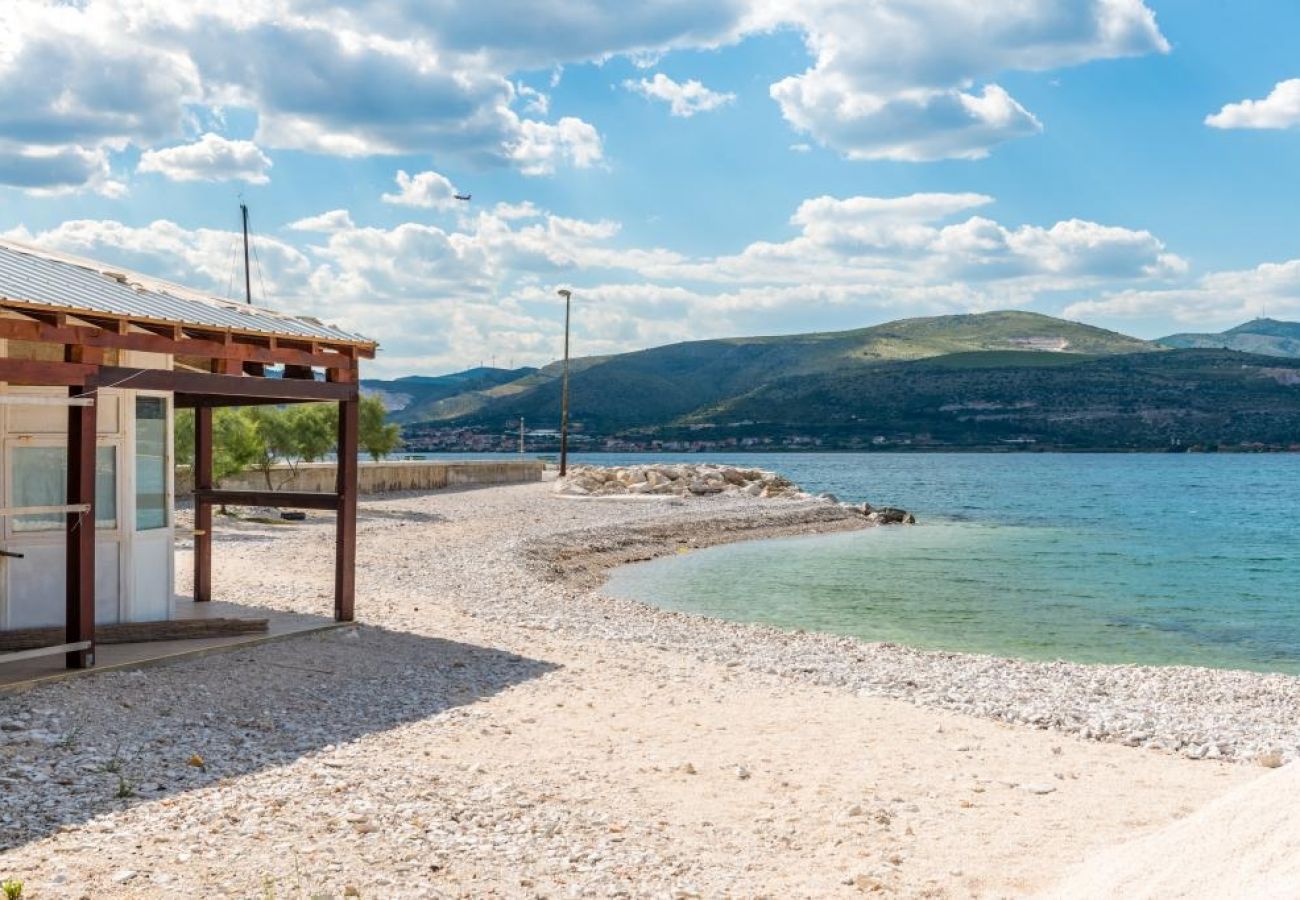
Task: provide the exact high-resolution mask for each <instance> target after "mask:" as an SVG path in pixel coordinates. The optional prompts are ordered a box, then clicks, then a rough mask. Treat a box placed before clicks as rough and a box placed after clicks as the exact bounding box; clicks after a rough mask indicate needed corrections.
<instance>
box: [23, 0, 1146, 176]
mask: <svg viewBox="0 0 1300 900" xmlns="http://www.w3.org/2000/svg"><path fill="white" fill-rule="evenodd" d="M777 28H790V29H794V30H797V31H798V32H800V33H801V34H802V35H803V36H804V39H805V42H806V44H807V47H808V50H809V52H810V54H811V55H812V57H813V63H812V65H811V66H810V67H809V68H808V69H807V70H806V71H804V72H803V73H798V74H792V75H791V76H790V77H787V78H783V79H780V80H778V81H777V82H776V83H775V84H774V85H772V86H771V94H772V96H773V97H774V98H775V99H776V101H777V102H778V103H779V105H780V107H781V110H782V113H783V114H784V115H785V117H786V119H787V120H788V121H789V122H790V123H791V125H792V126H793V127H794V128H795V129H796V130H798V131H800V132H804V133H807V134H808V135H810V136H811V138H812V139H813V140H815V141H817V142H820V143H822V144H824V145H827V146H830V147H832V148H835V149H836V150H838V151H839V152H841V153H843V154H844V155H846V156H849V157H851V158H870V159H876V158H886V159H907V160H924V159H938V158H946V157H972V158H973V157H978V156H981V155H983V154H985V153H987V152H988V151H989V148H991V147H993V146H995V145H996V144H997V143H999V142H1000V141H1004V140H1007V139H1010V138H1013V137H1019V136H1023V135H1029V134H1033V133H1035V132H1036V131H1037V130H1038V129H1039V128H1040V125H1039V123H1038V121H1037V119H1036V118H1035V117H1034V116H1033V114H1032V113H1031V112H1029V111H1028V110H1026V109H1025V108H1024V107H1023V106H1021V105H1020V104H1019V103H1018V102H1017V101H1016V100H1015V99H1014V98H1012V97H1011V96H1010V95H1009V94H1008V93H1007V92H1006V91H1005V90H1004V89H1003V88H1001V87H1000V86H999V85H998V84H997V83H996V81H995V77H996V76H997V75H998V73H1000V72H1005V71H1040V70H1048V69H1054V68H1058V67H1061V66H1068V65H1075V64H1078V63H1083V62H1087V61H1090V60H1097V59H1108V58H1114V57H1118V56H1129V55H1136V54H1141V53H1149V52H1162V51H1164V50H1165V49H1167V45H1166V43H1165V41H1164V38H1163V37H1162V36H1161V35H1160V32H1159V30H1158V29H1157V27H1156V25H1155V19H1154V16H1153V15H1152V13H1151V11H1150V10H1149V9H1148V8H1147V7H1146V6H1145V5H1144V4H1143V3H1142V2H1141V0H1051V2H1026V0H985V2H981V3H971V2H967V0H878V2H873V3H871V4H866V5H864V4H861V3H857V2H853V0H807V2H802V3H799V4H792V3H785V2H779V0H718V2H710V3H697V2H693V0H644V2H639V3H636V4H630V5H629V4H613V3H582V4H574V3H566V2H560V0H542V2H537V3H528V4H522V3H519V2H516V0H499V2H493V3H483V2H481V0H480V2H470V0H430V2H428V3H416V2H413V0H368V2H360V3H352V4H326V3H322V2H320V0H275V2H268V3H252V2H241V3H234V4H225V5H222V4H213V3H211V2H209V0H130V2H123V0H78V2H76V3H53V2H49V0H7V2H6V3H4V4H2V5H0V142H3V143H4V144H5V146H6V148H7V149H5V150H3V151H0V152H7V153H8V154H9V155H10V156H15V157H17V156H21V157H22V161H23V163H24V164H23V165H22V166H17V167H16V169H21V173H20V174H19V175H17V176H11V177H10V178H9V180H10V181H17V180H19V179H20V178H21V180H22V181H23V182H24V183H35V182H43V184H44V185H45V186H51V185H52V186H53V187H52V189H54V190H65V189H75V188H76V187H78V186H79V185H78V184H76V183H75V178H74V176H75V174H76V171H77V162H78V160H80V161H81V165H80V171H81V173H82V175H83V176H84V180H83V181H82V182H81V184H80V186H82V187H87V186H89V187H91V188H92V189H97V190H101V191H107V192H112V191H118V192H120V190H121V187H122V186H121V184H120V182H117V181H114V180H113V179H111V178H109V177H107V176H106V175H105V174H104V170H105V168H107V167H111V164H112V163H113V162H114V160H115V159H116V156H117V154H122V153H124V152H126V151H127V150H129V149H134V150H136V151H139V152H141V153H145V154H148V153H150V152H153V153H155V154H167V153H169V152H171V151H176V152H177V153H179V149H180V148H176V147H175V145H176V144H177V142H180V141H185V140H188V139H193V136H194V134H195V133H196V132H197V131H198V130H199V128H198V124H199V123H206V122H213V121H216V120H218V119H219V118H220V117H221V115H222V113H223V111H227V110H228V111H237V112H239V113H241V114H245V115H248V116H250V117H251V118H252V119H253V120H254V121H255V122H256V129H255V133H254V136H253V140H254V141H255V142H256V144H257V146H258V147H261V148H266V149H271V150H280V149H284V150H298V151H308V152H314V153H324V154H331V155H337V156H345V157H361V156H372V155H380V154H398V153H410V154H428V153H431V152H433V151H435V150H436V151H437V152H438V153H439V154H440V158H441V155H442V154H454V155H457V156H459V157H461V158H463V159H465V160H466V161H467V162H472V163H483V164H489V165H490V164H504V165H513V166H516V167H519V168H520V169H522V170H523V171H525V172H527V173H529V174H534V175H545V174H549V173H551V172H554V171H556V170H557V168H559V167H561V166H575V167H579V168H581V167H588V166H592V165H595V164H596V163H598V162H600V161H601V159H602V157H603V149H602V145H603V142H602V138H601V136H600V134H599V133H598V132H597V131H596V128H595V127H594V126H593V125H592V124H591V123H590V122H586V121H583V120H581V119H579V118H576V117H574V116H571V115H570V116H564V117H561V118H558V119H557V120H554V121H551V120H550V119H549V116H550V113H551V109H550V107H551V104H550V98H549V97H547V96H546V95H545V94H543V93H542V92H540V91H538V90H536V89H534V88H530V87H527V86H525V85H521V84H520V83H519V81H518V74H519V73H522V72H539V71H546V70H550V71H552V72H555V73H558V72H560V71H561V70H562V67H563V66H565V65H571V64H578V63H583V62H597V63H599V62H603V61H605V60H607V59H610V58H611V57H615V56H621V57H623V58H626V59H630V60H633V61H638V62H644V61H646V60H652V59H657V58H659V57H661V56H663V55H664V54H666V53H668V52H671V51H673V50H681V49H702V48H717V47H721V46H723V45H727V44H731V43H735V42H738V41H741V40H744V39H745V38H746V37H748V36H750V35H755V34H761V33H768V32H770V31H771V30H773V29H777ZM231 47H238V48H239V52H238V53H231V52H230V48H231ZM636 84H637V85H638V87H637V89H638V90H641V89H642V86H644V90H645V91H646V92H647V94H648V95H649V96H653V97H655V98H656V99H663V100H665V101H666V102H668V103H669V104H670V105H671V108H672V109H673V111H674V113H675V114H677V115H689V114H692V113H695V112H699V111H702V110H704V109H707V108H716V106H717V105H719V104H720V103H722V102H725V100H724V99H723V98H726V97H727V95H725V94H719V93H717V92H714V91H710V90H709V89H708V88H706V87H704V86H703V85H700V84H699V83H698V82H694V81H688V82H686V83H684V84H678V83H676V82H673V81H671V80H669V79H667V78H666V76H656V77H655V78H653V79H649V80H643V81H641V82H637V83H636ZM200 143H201V142H200ZM209 149H211V148H209ZM226 149H230V148H226ZM245 150H247V148H245ZM259 152H260V151H259ZM38 156H40V157H42V158H43V159H44V160H45V161H46V163H47V164H48V165H47V169H46V170H45V171H44V172H42V171H41V170H40V169H39V166H36V165H35V164H33V163H32V162H31V160H32V159H34V158H36V157H38ZM92 159H93V160H94V161H95V164H94V165H90V164H88V163H87V160H92ZM148 159H150V160H151V162H150V163H149V165H151V166H152V165H157V166H163V165H164V163H163V162H162V161H161V160H166V159H167V157H166V156H149V157H148ZM250 159H251V167H250V166H244V167H236V169H235V171H236V172H238V173H242V174H236V175H234V176H233V177H237V178H244V177H245V175H248V176H249V177H251V178H253V179H257V178H261V177H264V176H265V174H266V167H265V166H264V165H261V164H260V160H258V159H256V158H255V157H251V158H250ZM250 159H246V160H245V162H246V163H249V162H250ZM215 162H216V161H215V160H213V161H211V163H212V164H210V165H208V166H207V168H206V171H207V172H209V173H215V172H217V171H218V167H216V165H215ZM195 165H196V166H197V165H198V164H197V163H196V164H195ZM200 168H201V167H200ZM200 168H195V167H194V166H188V167H187V166H179V165H174V166H172V167H170V168H169V169H167V171H173V172H176V173H180V172H186V173H189V174H192V175H193V177H205V176H200V175H198V174H197V172H198V171H199V170H200ZM39 189H44V187H42V188H39Z"/></svg>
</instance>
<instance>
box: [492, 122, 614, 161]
mask: <svg viewBox="0 0 1300 900" xmlns="http://www.w3.org/2000/svg"><path fill="white" fill-rule="evenodd" d="M506 155H507V156H508V157H509V158H510V159H511V160H513V161H514V162H515V164H516V165H518V166H519V169H520V171H521V172H523V173H524V174H525V175H550V174H551V173H553V172H554V171H555V170H556V168H557V167H558V166H559V165H560V164H562V163H568V164H570V165H572V166H574V167H575V168H578V169H586V168H590V167H591V166H593V165H595V164H596V163H598V162H600V161H601V159H602V158H603V157H604V147H603V144H602V142H601V139H600V134H599V133H597V131H596V129H595V128H594V127H592V126H591V125H589V124H588V123H586V122H584V121H582V120H581V119H576V118H574V117H572V116H565V117H564V118H562V119H560V121H558V122H556V123H555V124H554V125H550V124H548V123H546V122H537V121H524V122H520V123H519V133H518V135H517V137H516V138H515V140H514V141H513V142H512V143H511V144H510V145H509V146H508V147H507V148H506Z"/></svg>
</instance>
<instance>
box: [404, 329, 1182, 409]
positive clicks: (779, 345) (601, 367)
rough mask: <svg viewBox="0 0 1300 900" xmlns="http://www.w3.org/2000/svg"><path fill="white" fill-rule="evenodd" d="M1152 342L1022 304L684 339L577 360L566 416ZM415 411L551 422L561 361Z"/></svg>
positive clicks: (710, 402) (1137, 348)
mask: <svg viewBox="0 0 1300 900" xmlns="http://www.w3.org/2000/svg"><path fill="white" fill-rule="evenodd" d="M1153 349H1157V348H1155V346H1154V345H1152V344H1150V343H1148V342H1146V341H1141V340H1138V339H1136V338H1131V337H1128V336H1126V335H1122V334H1118V333H1116V332H1113V331H1106V330H1103V329H1100V328H1094V327H1092V326H1089V325H1082V324H1079V323H1076V322H1067V321H1064V320H1061V319H1055V318H1052V317H1050V316H1044V315H1040V314H1037V313H1029V312H991V313H980V314H974V315H962V316H937V317H930V318H922V319H904V320H901V321H898V322H890V323H887V324H884V325H877V326H874V327H871V328H862V329H857V330H854V331H842V332H826V333H820V334H802V335H790V336H779V337H756V338H730V339H725V340H707V341H692V342H687V343H681V344H673V345H670V346H666V347H656V348H653V349H650V350H642V351H638V352H635V353H625V354H620V355H617V356H611V357H602V358H588V359H581V360H575V361H574V364H573V369H572V372H571V376H570V380H571V396H572V399H573V411H574V412H573V418H574V420H575V423H578V424H579V425H580V427H582V428H585V429H586V430H588V431H589V432H600V433H608V432H613V431H618V430H621V429H626V428H633V427H642V426H656V425H665V424H668V423H672V422H676V421H679V420H685V419H686V418H687V417H690V416H692V415H693V414H697V413H698V412H699V411H701V410H705V409H710V408H715V407H718V406H719V405H720V404H725V403H727V402H730V401H732V400H734V399H735V398H737V397H740V396H744V395H747V394H749V393H750V392H753V391H754V390H756V389H759V388H762V387H763V386H765V385H769V384H774V383H777V382H780V381H783V380H785V379H790V378H795V377H799V376H815V375H823V374H828V375H835V376H836V377H838V376H840V375H842V374H843V373H848V372H853V371H857V370H864V369H869V368H873V367H875V366H879V365H884V364H889V363H896V362H899V361H906V360H916V359H925V358H930V357H937V356H948V355H951V354H956V353H970V352H981V351H996V352H998V353H1003V354H1009V355H1010V356H1011V358H1014V359H1024V360H1026V361H1028V360H1030V359H1031V358H1035V359H1036V358H1038V357H1042V356H1046V357H1057V356H1059V357H1061V358H1063V359H1072V358H1077V356H1078V355H1080V354H1086V355H1102V354H1118V353H1135V352H1144V351H1148V350H1153ZM1044 351H1054V352H1051V353H1045V352H1044ZM1022 354H1023V356H1022ZM419 411H420V413H421V414H423V415H422V418H421V419H419V420H417V418H416V417H415V415H414V414H409V413H407V412H406V411H403V420H404V421H407V422H413V421H423V422H427V423H429V424H430V425H431V426H437V425H483V426H488V427H496V426H497V425H499V424H500V423H502V422H505V421H509V420H517V419H518V418H519V417H520V416H522V417H524V419H525V420H527V421H529V422H558V420H559V415H560V383H559V366H558V365H555V364H553V365H550V366H547V367H546V368H544V369H541V370H538V371H536V372H532V373H530V374H528V375H527V376H526V377H524V378H521V379H518V380H516V381H513V382H509V383H506V384H500V385H497V386H495V387H493V388H491V389H488V390H476V391H470V392H463V393H461V394H457V395H453V396H450V397H447V398H445V399H441V400H438V401H437V402H435V403H429V404H424V405H422V406H420V407H419Z"/></svg>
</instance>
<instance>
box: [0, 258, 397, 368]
mask: <svg viewBox="0 0 1300 900" xmlns="http://www.w3.org/2000/svg"><path fill="white" fill-rule="evenodd" d="M4 302H12V303H14V304H21V305H23V306H36V307H48V308H50V309H56V310H60V311H64V312H71V313H73V314H74V315H75V314H76V313H77V312H84V313H87V314H93V315H105V316H115V317H120V318H124V319H141V320H150V321H155V322H165V323H168V324H175V325H193V326H203V327H207V328H217V329H221V330H229V331H235V332H244V333H253V334H266V335H275V336H276V337H286V338H296V339H299V340H318V341H336V342H344V343H349V344H364V345H369V346H371V347H373V346H374V343H375V342H374V341H372V340H371V339H369V338H367V337H364V336H363V335H360V334H355V333H352V332H348V331H344V330H343V329H341V328H335V327H334V326H332V325H326V324H325V323H323V322H321V321H319V320H318V319H313V318H311V317H308V316H291V315H288V314H286V313H280V312H275V311H274V310H269V309H263V308H262V307H258V306H250V305H248V304H245V303H236V302H234V301H231V300H222V299H220V298H218V297H213V296H211V295H208V294H204V293H202V292H201V291H195V290H192V289H190V288H187V287H182V286H181V285H177V284H171V283H169V282H166V281H162V280H159V279H156V278H151V277H149V276H147V275H140V274H137V273H135V272H127V271H125V270H123V269H119V268H116V267H113V266H109V265H106V264H104V263H97V262H92V261H90V260H86V259H79V258H77V257H75V256H68V255H65V254H61V253H54V252H50V251H47V250H43V249H40V248H36V247H29V246H27V245H25V244H20V243H18V242H16V241H10V240H6V239H0V303H4Z"/></svg>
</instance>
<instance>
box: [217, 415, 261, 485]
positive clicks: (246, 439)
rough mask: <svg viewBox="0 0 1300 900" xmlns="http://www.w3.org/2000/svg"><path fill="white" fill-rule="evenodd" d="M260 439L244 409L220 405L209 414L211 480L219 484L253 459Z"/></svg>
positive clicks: (251, 463) (255, 427) (256, 454)
mask: <svg viewBox="0 0 1300 900" xmlns="http://www.w3.org/2000/svg"><path fill="white" fill-rule="evenodd" d="M262 452H263V450H262V438H261V435H259V434H258V431H257V424H256V423H255V422H254V421H253V419H252V417H251V416H249V415H248V411H247V410H245V409H241V408H238V407H233V406H223V407H221V408H220V409H217V410H215V411H214V412H213V414H212V480H213V482H214V483H215V484H221V482H222V481H224V480H225V479H227V478H230V477H231V476H233V475H238V474H239V473H240V472H242V471H244V470H245V469H247V468H248V467H249V466H251V465H253V464H254V463H256V462H257V460H258V459H259V457H261V455H262Z"/></svg>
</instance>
